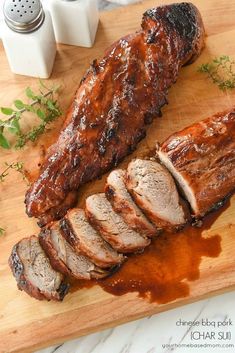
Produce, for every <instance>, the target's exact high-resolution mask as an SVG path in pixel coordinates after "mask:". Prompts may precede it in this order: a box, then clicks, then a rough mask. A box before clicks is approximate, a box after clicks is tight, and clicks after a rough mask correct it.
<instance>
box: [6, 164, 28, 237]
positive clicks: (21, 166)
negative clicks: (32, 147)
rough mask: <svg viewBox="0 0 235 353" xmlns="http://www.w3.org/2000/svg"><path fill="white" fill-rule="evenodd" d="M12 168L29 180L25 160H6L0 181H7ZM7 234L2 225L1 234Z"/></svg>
mask: <svg viewBox="0 0 235 353" xmlns="http://www.w3.org/2000/svg"><path fill="white" fill-rule="evenodd" d="M10 170H15V171H16V172H18V173H20V174H21V175H22V178H23V180H26V181H27V182H28V179H27V177H26V174H25V170H24V164H23V162H12V163H7V162H5V169H4V170H3V171H2V172H1V173H0V183H3V182H4V181H6V178H7V176H8V175H9V172H10ZM4 234H5V229H3V228H2V227H0V236H2V235H4Z"/></svg>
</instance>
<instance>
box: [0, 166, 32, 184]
mask: <svg viewBox="0 0 235 353" xmlns="http://www.w3.org/2000/svg"><path fill="white" fill-rule="evenodd" d="M10 170H15V171H17V172H18V173H20V174H21V175H22V178H23V180H27V177H26V175H25V171H24V164H23V162H12V163H7V162H5V169H4V170H3V171H2V172H1V173H0V182H2V183H3V182H4V181H5V180H6V177H7V176H8V175H9V171H10Z"/></svg>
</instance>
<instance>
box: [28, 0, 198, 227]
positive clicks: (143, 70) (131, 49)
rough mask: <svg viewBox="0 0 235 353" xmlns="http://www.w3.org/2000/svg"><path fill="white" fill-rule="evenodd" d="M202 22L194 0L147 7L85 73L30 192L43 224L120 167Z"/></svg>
mask: <svg viewBox="0 0 235 353" xmlns="http://www.w3.org/2000/svg"><path fill="white" fill-rule="evenodd" d="M203 43H204V28H203V24H202V20H201V17H200V14H199V12H198V10H197V9H196V7H195V6H194V5H192V4H190V3H182V4H172V5H167V6H162V7H158V8H154V9H151V10H148V11H147V12H146V13H145V14H144V15H143V20H142V28H141V29H140V30H139V31H138V32H136V33H134V34H130V35H128V36H126V37H124V38H122V39H120V40H119V41H117V42H116V43H114V44H113V45H112V46H111V47H110V48H109V49H108V50H107V51H106V53H105V56H104V57H103V59H102V60H100V61H99V62H98V61H97V60H94V61H93V63H92V65H91V67H90V69H89V70H88V72H87V73H86V75H85V77H84V78H83V79H82V81H81V84H80V86H79V88H78V90H77V92H76V95H75V97H74V100H73V103H72V105H71V107H70V109H69V111H68V114H67V117H66V121H65V125H64V128H63V129H62V131H61V133H60V136H59V137H58V140H57V142H56V143H55V144H54V145H52V146H51V148H50V149H49V151H48V153H47V156H46V158H45V161H44V163H43V165H42V167H41V171H40V175H39V177H38V179H37V180H36V181H35V182H34V183H33V184H32V186H31V187H30V189H29V190H28V192H27V194H26V199H25V203H26V212H27V214H28V215H29V216H30V217H36V218H39V225H45V224H46V223H48V222H49V221H51V220H55V219H60V218H61V217H62V216H63V215H64V214H65V212H66V210H67V209H68V208H70V207H72V206H74V205H75V203H76V200H77V193H76V191H77V189H78V188H79V186H80V185H82V184H84V183H86V182H88V181H90V180H93V179H95V178H97V177H99V176H100V175H102V174H103V173H105V172H106V171H108V170H109V169H111V168H112V167H113V166H116V165H117V164H118V163H119V161H121V160H122V159H123V158H124V157H125V156H126V155H127V154H129V153H131V152H132V151H133V150H134V149H135V148H136V145H137V143H138V142H139V141H140V140H141V139H143V138H144V136H145V134H146V125H148V124H150V123H151V122H152V120H153V118H155V117H157V116H160V115H161V107H162V106H163V105H164V104H166V103H167V99H166V96H167V94H168V89H169V88H170V86H171V85H172V84H173V83H174V82H175V81H176V79H177V76H178V72H179V69H180V67H181V66H183V65H184V64H186V63H190V62H192V61H194V60H195V59H196V57H197V56H198V55H199V54H200V52H201V50H202V48H203Z"/></svg>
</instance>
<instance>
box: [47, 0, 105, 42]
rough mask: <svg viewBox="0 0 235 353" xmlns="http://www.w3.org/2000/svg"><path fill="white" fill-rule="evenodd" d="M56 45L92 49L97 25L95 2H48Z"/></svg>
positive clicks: (60, 0)
mask: <svg viewBox="0 0 235 353" xmlns="http://www.w3.org/2000/svg"><path fill="white" fill-rule="evenodd" d="M48 6H49V10H50V12H51V17H52V21H53V26H54V30H55V37H56V41H57V42H58V43H63V44H70V45H76V46H81V47H92V45H93V43H94V40H95V35H96V31H97V27H98V23H99V11H98V3H97V0H49V2H48Z"/></svg>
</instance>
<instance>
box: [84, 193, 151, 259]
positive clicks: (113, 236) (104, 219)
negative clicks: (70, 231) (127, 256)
mask: <svg viewBox="0 0 235 353" xmlns="http://www.w3.org/2000/svg"><path fill="white" fill-rule="evenodd" d="M86 214H87V216H88V218H89V220H90V222H91V224H92V225H93V226H94V227H95V228H96V229H97V231H98V232H100V234H101V235H102V237H103V238H104V239H105V240H106V241H107V242H108V243H109V244H110V245H111V246H112V247H113V248H114V249H116V250H117V251H120V252H122V253H130V252H135V251H140V250H143V249H144V248H145V247H146V246H147V245H149V244H150V240H149V239H147V238H146V237H143V236H141V235H140V234H139V233H137V232H136V231H134V230H133V229H131V228H130V227H129V226H128V225H127V224H126V223H125V221H124V220H123V218H122V217H121V216H120V215H119V214H118V213H116V212H115V211H114V210H113V208H112V206H111V204H110V202H109V201H108V200H107V198H106V197H105V194H104V193H100V194H95V195H92V196H89V197H88V198H87V199H86Z"/></svg>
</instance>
